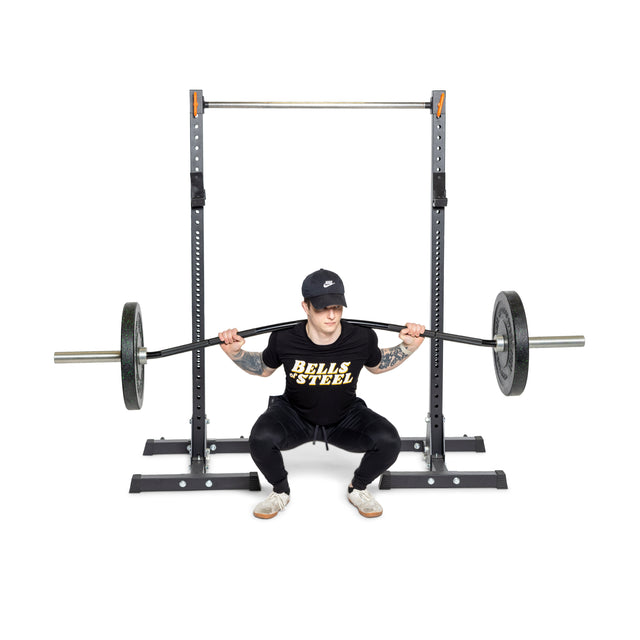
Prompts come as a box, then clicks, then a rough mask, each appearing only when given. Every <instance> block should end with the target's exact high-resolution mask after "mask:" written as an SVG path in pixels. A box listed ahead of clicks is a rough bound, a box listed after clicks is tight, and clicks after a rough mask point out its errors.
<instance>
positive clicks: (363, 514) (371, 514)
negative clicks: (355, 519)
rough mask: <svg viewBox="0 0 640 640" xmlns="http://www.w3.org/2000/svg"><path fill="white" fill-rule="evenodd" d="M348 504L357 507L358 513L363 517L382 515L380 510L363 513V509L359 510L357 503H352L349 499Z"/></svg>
mask: <svg viewBox="0 0 640 640" xmlns="http://www.w3.org/2000/svg"><path fill="white" fill-rule="evenodd" d="M347 500H349V498H347ZM349 504H351V505H353V506H354V507H355V508H356V509H358V513H359V514H360V515H361V516H364V517H365V518H379V517H380V516H381V515H382V511H374V512H373V513H365V512H364V511H360V507H358V505H357V504H353V502H351V500H349Z"/></svg>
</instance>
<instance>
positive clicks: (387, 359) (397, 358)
mask: <svg viewBox="0 0 640 640" xmlns="http://www.w3.org/2000/svg"><path fill="white" fill-rule="evenodd" d="M380 353H381V354H382V359H381V360H380V364H379V365H378V367H377V368H378V369H380V371H386V370H387V369H393V368H394V367H397V366H398V365H399V364H400V363H401V362H402V361H403V360H406V359H407V358H408V357H409V354H407V353H404V352H403V351H402V349H401V348H400V345H398V346H397V347H390V348H388V349H380Z"/></svg>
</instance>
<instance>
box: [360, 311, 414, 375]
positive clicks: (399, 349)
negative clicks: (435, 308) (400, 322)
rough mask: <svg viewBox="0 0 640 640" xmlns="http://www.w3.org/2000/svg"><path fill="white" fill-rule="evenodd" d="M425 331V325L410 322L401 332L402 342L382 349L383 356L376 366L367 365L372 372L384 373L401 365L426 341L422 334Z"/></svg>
mask: <svg viewBox="0 0 640 640" xmlns="http://www.w3.org/2000/svg"><path fill="white" fill-rule="evenodd" d="M421 333H424V325H421V324H413V323H410V322H408V323H407V326H406V327H405V328H404V329H403V330H402V331H401V332H400V338H401V339H402V343H401V344H399V345H397V346H395V347H390V348H388V349H380V353H381V354H382V358H381V359H380V362H379V364H378V365H377V366H375V367H367V369H368V370H369V371H371V373H384V372H385V371H391V370H392V369H395V368H396V367H398V366H400V365H401V364H402V363H403V362H404V361H405V360H406V359H407V358H408V357H409V356H410V355H411V354H412V353H414V352H415V351H416V350H417V349H418V348H419V347H420V345H421V344H422V343H423V342H424V338H421V337H420V334H421Z"/></svg>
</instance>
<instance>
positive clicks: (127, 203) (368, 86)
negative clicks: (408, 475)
mask: <svg viewBox="0 0 640 640" xmlns="http://www.w3.org/2000/svg"><path fill="white" fill-rule="evenodd" d="M17 6H18V5H16V4H15V3H14V4H13V5H12V7H11V8H9V9H6V8H5V10H4V11H3V20H2V27H1V30H2V37H1V38H0V48H1V51H0V53H1V54H2V60H3V81H2V88H3V94H4V95H3V98H2V103H1V106H0V108H1V109H2V119H1V121H0V127H1V142H2V144H1V149H2V150H1V152H0V153H1V154H2V184H3V186H2V189H1V192H0V198H1V210H2V234H1V242H2V247H1V253H0V255H1V257H0V259H1V260H2V272H1V273H2V289H3V313H2V336H3V337H2V342H3V357H2V362H3V370H4V372H5V376H4V383H3V388H2V395H3V401H2V421H1V425H2V438H3V442H2V447H0V452H1V453H0V455H1V456H2V461H1V466H0V468H1V473H2V481H1V487H2V495H3V513H4V518H3V519H4V525H3V529H2V536H3V542H2V547H1V549H2V571H1V575H2V582H3V583H4V587H5V589H4V594H5V595H4V596H3V604H4V606H5V608H6V612H5V613H4V614H3V616H2V618H1V619H0V620H1V622H0V625H1V626H2V627H3V629H2V631H3V633H2V635H3V636H4V637H10V638H35V637H42V638H44V637H52V636H54V635H55V636H56V637H57V636H60V637H65V638H74V639H75V638H112V637H114V635H115V634H117V635H118V636H119V637H126V638H134V637H135V638H176V637H190V636H198V637H203V636H204V637H216V638H241V637H249V634H251V637H256V638H265V639H270V638H282V639H298V638H309V639H315V638H325V637H327V635H328V634H332V635H333V636H335V637H340V638H351V637H357V636H365V637H368V638H374V639H378V638H385V639H386V638H392V637H393V638H424V637H431V636H432V635H433V636H435V635H437V634H442V633H446V635H447V637H448V638H454V639H457V638H468V637H474V638H492V639H497V638H534V637H536V638H537V637H550V638H557V637H567V636H571V637H616V638H632V637H633V638H636V637H638V636H637V634H638V624H637V617H636V616H635V614H634V613H633V611H632V607H633V606H634V605H635V604H637V586H638V579H637V574H638V568H639V567H638V554H637V539H638V526H637V522H636V520H635V519H634V515H635V514H636V513H637V510H638V508H637V507H638V500H637V488H638V483H637V473H636V472H635V467H636V466H637V460H638V456H639V455H640V450H639V449H638V444H639V442H638V433H637V428H638V418H637V414H636V411H635V405H636V396H637V385H638V374H637V361H638V347H637V341H636V339H635V333H636V331H635V325H636V317H637V314H638V303H637V285H636V277H637V272H638V258H637V237H638V234H637V231H636V229H637V227H636V225H635V222H636V218H637V217H638V200H637V187H636V181H637V170H638V162H637V148H638V143H639V136H638V121H637V113H636V112H637V101H638V95H637V69H636V67H635V64H636V61H637V59H638V53H639V52H638V46H637V44H636V43H637V35H636V32H635V28H634V26H633V25H634V23H633V21H632V18H631V14H630V12H629V10H627V9H625V7H627V6H630V5H629V4H628V3H624V2H616V1H611V2H607V3H600V2H538V3H535V4H531V5H527V8H520V7H521V6H524V5H520V4H519V3H511V2H485V3H475V2H449V3H446V2H403V1H396V2H393V3H389V2H385V3H383V2H376V1H369V2H359V1H358V2H346V1H344V0H343V1H342V2H333V1H327V0H325V1H324V2H236V3H229V2H213V1H209V2H191V3H188V4H186V3H182V4H178V3H169V2H126V3H125V2H119V1H114V2H110V3H104V4H102V3H100V4H98V3H86V2H85V3H81V2H64V1H63V2H57V3H44V2H33V3H28V4H27V3H22V4H20V5H19V7H20V8H16V7H17ZM189 89H202V90H203V91H204V96H205V99H206V100H209V101H241V100H258V101H263V100H284V101H287V100H309V101H316V100H328V101H331V100H346V101H421V102H424V101H428V100H429V99H430V97H431V91H432V90H434V89H446V90H447V97H448V103H447V126H448V130H447V191H448V196H449V207H448V208H447V213H446V215H447V234H446V263H445V274H446V301H445V302H446V304H445V308H446V311H445V322H444V327H445V330H446V331H450V332H453V333H461V334H466V335H473V336H479V337H489V333H490V320H491V312H492V308H493V301H494V298H495V296H496V294H497V293H498V291H500V290H503V289H516V290H517V291H518V292H519V293H520V295H521V296H522V298H523V301H524V304H525V308H526V310H527V315H528V320H529V329H530V332H531V334H532V335H549V334H565V333H567V334H572V333H584V334H585V335H586V337H587V347H586V348H585V349H582V350H555V351H545V352H540V351H537V352H533V353H532V354H531V366H530V378H529V384H528V386H527V389H526V391H525V393H524V395H522V396H521V397H518V398H505V397H503V396H502V394H501V393H500V392H499V390H498V388H497V385H496V383H495V379H494V373H493V365H492V362H491V355H490V353H489V352H488V351H487V350H482V349H474V348H472V347H466V346H462V345H456V344H447V345H446V347H445V352H444V356H445V360H444V364H445V371H446V376H445V394H444V414H445V416H446V419H447V423H446V432H447V435H451V436H456V435H463V434H469V435H482V436H483V437H484V439H485V443H486V446H487V452H486V453H484V454H474V453H465V454H450V455H449V456H448V457H447V463H448V466H449V468H450V469H458V470H472V469H480V470H485V469H486V470H493V469H503V470H504V471H505V472H506V474H507V479H508V482H509V490H508V491H496V490H456V491H454V490H449V491H426V490H396V491H388V492H386V491H384V492H383V491H379V490H378V489H377V487H376V486H374V487H373V491H374V493H375V494H376V496H377V497H378V498H379V499H380V501H381V503H382V504H383V506H384V509H385V513H384V516H383V517H382V518H379V519H377V520H366V519H364V518H361V517H360V516H359V515H358V514H357V512H356V511H355V510H354V509H353V508H352V507H351V506H350V505H349V504H348V502H347V500H346V499H345V488H346V485H347V483H348V481H349V480H350V478H351V474H352V471H353V469H354V467H355V466H356V465H357V462H358V458H359V456H356V455H354V454H347V453H345V452H341V451H339V450H337V449H332V450H331V451H330V452H329V453H326V452H325V451H324V449H323V448H322V447H320V446H316V447H313V446H312V445H307V446H304V447H301V448H300V449H298V450H296V451H293V452H290V453H289V454H288V455H287V457H286V460H287V465H288V468H289V472H290V480H291V485H292V491H293V493H292V502H291V504H290V506H289V507H288V508H287V510H286V511H285V512H284V513H283V514H281V515H279V516H278V517H277V518H276V519H274V520H271V521H259V520H257V519H255V518H253V517H252V515H251V511H252V508H253V506H254V504H255V503H256V501H257V500H258V499H260V498H261V497H264V496H265V495H266V494H267V491H268V487H267V486H266V483H264V482H263V490H262V492H261V493H260V494H256V493H250V492H242V491H228V492H225V491H220V492H211V493H203V492H193V493H185V494H183V495H180V494H178V493H157V494H153V493H146V494H139V495H132V494H129V493H128V489H129V480H130V477H131V475H132V474H133V473H146V474H152V473H183V472H185V471H186V470H187V465H188V457H187V456H156V457H151V458H149V457H144V458H143V457H142V455H141V454H142V449H143V445H144V442H145V441H146V439H148V438H159V437H161V436H164V437H166V438H187V437H189V433H190V431H189V424H188V419H189V417H190V398H191V390H190V357H189V356H186V355H183V356H177V357H175V358H171V359H168V360H161V361H157V362H153V363H151V364H150V365H149V366H148V367H147V370H146V373H147V388H146V394H145V406H144V409H143V411H141V412H128V411H126V410H125V409H124V406H123V403H122V398H121V390H120V381H119V375H118V368H117V365H112V366H107V365H104V366H98V365H95V366H92V367H91V366H86V367H80V366H77V367H70V366H69V367H56V366H54V365H53V358H52V355H53V352H54V351H56V350H74V349H89V350H90V349H117V348H118V340H119V322H120V313H121V308H122V304H123V303H124V302H125V301H128V300H137V301H138V302H139V303H140V304H141V306H142V311H143V318H144V323H145V338H146V340H145V341H146V344H147V346H149V347H150V348H151V349H160V348H163V347H168V346H173V345H176V344H182V343H184V342H188V341H190V259H189V255H190V254H189V212H190V209H189V190H190V189H189V118H188V106H189V105H188V95H189V93H188V92H189ZM204 126H205V138H204V175H205V180H206V189H207V207H206V238H205V242H206V285H205V288H206V296H207V300H206V323H207V330H206V334H207V336H212V335H215V333H217V331H218V330H219V329H222V328H226V327H227V326H238V327H239V328H244V329H246V328H251V327H255V326H259V325H261V324H270V323H273V322H280V321H288V320H294V319H297V318H299V317H301V315H302V311H301V309H300V307H299V299H300V296H299V286H300V282H301V280H302V278H303V277H304V275H306V274H307V273H309V272H310V271H313V270H315V269H317V268H320V267H324V268H328V269H333V270H335V271H338V272H339V273H340V274H341V275H342V277H343V279H344V280H345V282H346V285H347V299H348V302H349V309H348V314H347V315H348V316H351V317H356V318H357V317H360V318H366V319H371V320H377V321H383V322H390V323H398V324H401V323H404V322H406V321H409V320H410V321H417V322H423V323H425V324H428V322H429V320H428V318H429V302H428V300H429V284H428V283H429V226H428V223H429V215H430V204H429V194H430V175H429V171H430V114H429V113H428V112H422V111H354V112H351V111H322V112H319V111H267V110H252V111H221V110H215V111H214V110H208V111H207V112H206V114H205V117H204ZM380 343H381V345H383V346H391V345H393V344H396V337H395V336H393V335H392V334H388V333H385V334H381V335H380ZM265 344H266V336H263V337H260V338H254V339H253V340H252V341H251V342H249V343H248V347H249V348H251V349H253V350H260V349H262V348H263V347H264V345H265ZM428 362H429V358H428V348H427V347H426V346H425V347H424V348H423V349H422V351H420V352H419V353H418V354H416V355H415V356H414V357H412V359H411V360H410V361H409V362H408V363H407V364H406V365H404V366H403V367H402V368H401V369H399V370H397V371H394V372H392V373H390V374H388V375H384V376H376V377H374V376H370V375H368V374H366V372H365V373H364V374H363V376H362V378H361V384H360V387H359V392H360V395H361V396H362V397H364V398H365V399H366V400H367V401H368V403H369V405H370V406H371V407H372V408H374V409H375V410H377V411H379V412H381V413H383V414H384V415H386V416H387V417H388V418H389V419H390V420H392V421H393V422H394V423H395V424H396V426H397V427H398V429H399V431H400V432H401V434H402V435H403V436H408V437H410V436H417V435H421V434H423V433H424V417H425V415H426V412H427V410H428ZM207 373H208V381H207V403H208V404H207V413H208V416H209V418H210V420H211V425H210V432H209V435H210V437H238V436H240V435H245V436H246V435H248V433H249V430H250V428H251V425H252V424H253V421H254V420H255V417H256V416H257V415H258V414H259V413H260V412H261V411H262V410H263V408H264V407H265V406H266V400H267V396H268V395H269V394H274V393H279V392H280V391H281V389H282V388H283V384H284V383H283V380H282V376H281V374H280V373H278V374H276V375H274V376H273V377H272V378H270V379H269V380H262V379H257V378H250V377H249V376H246V375H244V374H243V373H242V372H241V371H239V370H237V369H236V368H235V367H233V366H232V365H231V363H229V362H228V361H227V360H226V359H225V358H224V356H223V354H222V353H221V352H220V351H219V350H218V349H217V348H212V349H209V350H208V351H207ZM421 468H422V462H421V460H420V456H419V455H417V454H416V455H414V454H412V453H404V454H401V456H400V458H399V461H398V462H397V463H396V465H395V466H394V470H402V469H407V470H409V469H410V470H419V469H421ZM250 470H254V467H253V465H252V462H251V460H250V458H249V456H245V455H228V456H216V457H214V458H213V459H212V471H218V472H227V471H241V472H245V471H250ZM5 627H6V629H4V628H5Z"/></svg>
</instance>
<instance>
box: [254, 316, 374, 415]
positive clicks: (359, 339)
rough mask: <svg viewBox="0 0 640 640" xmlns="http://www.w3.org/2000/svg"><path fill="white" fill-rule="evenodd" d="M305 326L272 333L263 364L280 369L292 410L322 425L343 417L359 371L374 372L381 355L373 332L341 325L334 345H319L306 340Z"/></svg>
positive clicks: (352, 396) (351, 400)
mask: <svg viewBox="0 0 640 640" xmlns="http://www.w3.org/2000/svg"><path fill="white" fill-rule="evenodd" d="M306 324H307V323H306V321H303V322H301V323H300V324H298V325H296V326H295V327H293V328H292V329H285V330H284V331H274V332H273V333H272V334H271V337H270V338H269V344H268V345H267V348H266V349H265V350H264V351H263V352H262V360H263V361H264V363H265V364H266V365H267V367H271V368H272V369H277V368H278V367H279V366H280V365H281V364H282V365H284V370H285V374H286V376H287V380H286V387H285V396H286V397H287V399H288V400H289V402H290V403H291V405H292V406H293V407H294V409H296V411H297V412H298V413H299V414H300V415H301V416H302V417H303V418H304V419H305V420H308V421H309V422H311V423H312V424H317V425H324V426H327V425H331V424H335V423H336V422H339V421H340V420H341V419H342V418H343V417H344V416H345V415H346V413H347V411H348V409H349V407H350V406H351V403H352V402H353V400H354V399H355V397H356V386H357V384H358V376H359V375H360V371H361V370H362V367H363V366H367V367H375V366H376V365H378V364H380V359H381V357H382V355H381V353H380V349H379V348H378V336H376V334H375V332H374V331H373V330H372V329H367V328H365V327H358V326H355V325H352V324H349V323H346V322H342V332H341V334H340V337H339V338H338V339H337V340H336V341H335V342H334V343H333V344H329V345H318V344H315V343H313V342H312V341H311V340H310V339H309V336H308V335H307V330H306Z"/></svg>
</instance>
